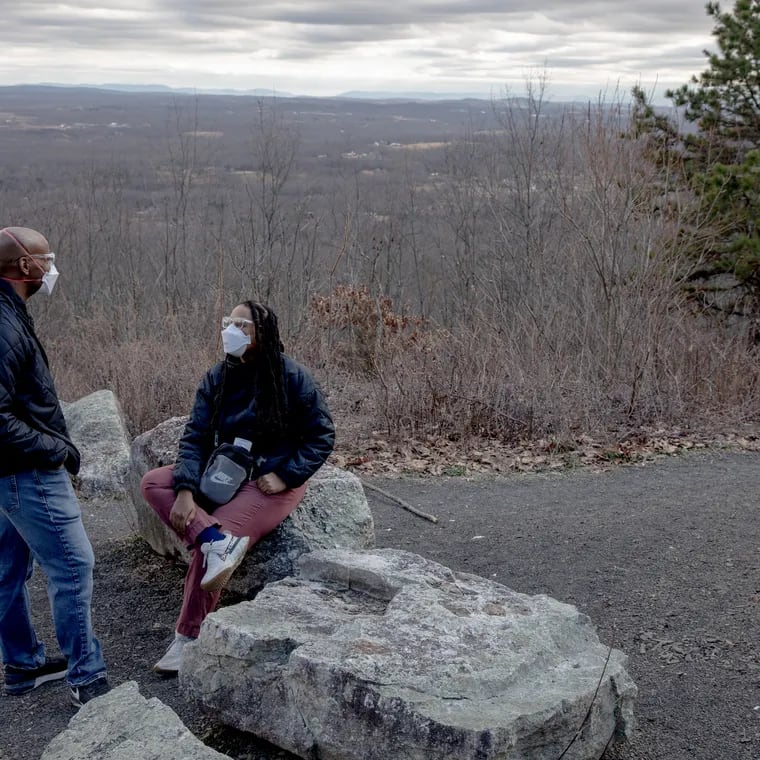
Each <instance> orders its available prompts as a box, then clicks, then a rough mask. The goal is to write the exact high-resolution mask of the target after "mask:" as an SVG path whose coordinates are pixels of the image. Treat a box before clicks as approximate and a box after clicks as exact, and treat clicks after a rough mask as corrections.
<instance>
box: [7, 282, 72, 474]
mask: <svg viewBox="0 0 760 760" xmlns="http://www.w3.org/2000/svg"><path fill="white" fill-rule="evenodd" d="M62 464H65V465H66V468H67V469H68V470H69V472H71V473H72V474H76V473H77V472H78V471H79V452H78V451H77V449H76V447H75V446H74V444H73V443H72V442H71V439H70V438H69V434H68V431H67V429H66V421H65V420H64V418H63V412H62V411H61V405H60V403H59V402H58V395H57V394H56V391H55V386H54V385H53V377H52V375H51V374H50V368H49V367H48V361H47V356H45V351H44V349H43V348H42V345H41V344H40V342H39V340H38V339H37V336H36V334H35V332H34V323H33V322H32V318H31V316H29V313H28V312H27V310H26V304H24V301H23V300H22V299H21V298H20V297H19V296H18V295H17V294H16V293H15V291H14V290H13V288H12V287H11V286H10V285H9V284H8V283H7V282H6V281H5V280H0V477H5V476H7V475H13V474H15V473H18V472H26V471H28V470H35V469H36V470H52V469H55V468H57V467H60V466H61V465H62Z"/></svg>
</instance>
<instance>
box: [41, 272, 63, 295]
mask: <svg viewBox="0 0 760 760" xmlns="http://www.w3.org/2000/svg"><path fill="white" fill-rule="evenodd" d="M59 274H60V272H59V271H58V270H57V269H56V268H55V264H51V265H50V271H48V272H45V274H43V275H42V285H41V286H40V291H39V292H40V293H42V294H43V295H46V296H51V295H53V288H54V287H55V283H56V281H57V280H58V275H59Z"/></svg>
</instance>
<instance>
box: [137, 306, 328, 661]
mask: <svg viewBox="0 0 760 760" xmlns="http://www.w3.org/2000/svg"><path fill="white" fill-rule="evenodd" d="M222 327H223V330H222V340H223V343H224V351H225V354H226V356H225V358H224V360H223V361H222V362H220V363H219V364H217V365H216V366H214V367H212V368H211V369H210V370H209V371H208V372H207V373H206V375H205V377H204V378H203V380H202V381H201V384H200V386H199V388H198V391H197V393H196V396H195V403H194V405H193V409H192V412H191V414H190V419H189V420H188V422H187V425H186V427H185V432H184V434H183V436H182V439H181V441H180V444H179V454H178V456H177V461H176V463H175V464H174V465H170V466H168V467H159V468H158V469H155V470H151V471H150V472H148V473H146V474H145V476H144V477H143V479H142V493H143V496H144V497H145V500H146V501H147V502H148V504H150V505H151V507H153V509H154V510H155V511H156V513H157V514H158V516H159V517H160V518H161V520H162V521H163V522H164V523H166V525H168V526H169V527H170V528H172V529H173V530H174V531H175V533H176V534H177V535H178V536H180V537H181V538H183V539H184V540H185V541H187V543H188V544H189V545H191V548H192V559H191V562H190V566H189V568H188V570H187V575H186V576H185V590H184V596H183V599H182V610H181V612H180V615H179V619H178V620H177V625H176V635H175V638H174V641H173V642H172V644H171V646H170V647H169V649H168V651H167V652H166V654H165V655H164V656H163V657H162V658H161V659H160V660H159V661H158V662H157V663H156V665H155V666H154V668H153V669H154V670H155V671H156V672H157V673H161V674H163V675H176V673H177V671H178V670H179V663H180V656H181V654H182V649H183V647H184V646H185V644H187V642H188V641H192V640H193V639H195V638H197V636H198V632H199V630H200V627H201V623H202V622H203V620H204V619H205V617H206V615H208V614H209V613H210V612H212V611H213V610H214V609H215V608H216V605H217V603H218V601H219V595H220V592H221V589H222V587H223V586H224V585H225V584H226V583H227V581H228V580H229V578H230V576H231V575H232V573H233V572H234V570H235V568H237V566H238V565H239V564H240V562H242V560H243V557H244V556H245V553H246V550H247V548H248V547H249V546H253V545H254V544H255V543H256V542H257V541H259V539H261V538H262V537H263V536H265V535H266V534H267V533H269V532H270V531H272V530H274V529H275V528H276V527H277V526H278V525H279V524H280V523H281V522H282V521H283V520H284V519H285V518H286V517H287V516H288V515H289V514H290V513H291V512H292V511H293V510H294V509H295V508H296V506H297V505H298V503H299V502H300V501H301V499H302V498H303V495H304V491H305V490H306V485H305V482H306V480H307V479H308V478H310V477H311V476H312V475H313V474H314V473H315V472H316V471H317V470H318V469H319V468H320V467H321V466H322V464H323V463H324V461H325V460H326V459H327V457H328V456H329V454H330V452H331V451H332V449H333V445H334V442H335V429H334V427H333V421H332V417H331V416H330V412H329V410H328V408H327V404H326V403H325V400H324V398H323V396H322V393H321V391H320V389H319V387H318V386H317V384H316V382H315V381H314V379H313V378H312V376H311V375H310V374H309V372H308V371H307V370H306V369H305V368H304V367H302V366H301V365H300V364H298V363H297V362H295V361H294V360H293V359H291V358H290V357H288V356H285V355H284V354H283V353H282V351H283V346H282V343H281V342H280V335H279V330H278V327H277V317H276V315H275V313H274V312H273V311H272V310H271V309H270V308H268V307H266V306H263V305H261V304H259V303H255V302H253V301H246V302H245V303H241V304H239V305H238V306H236V307H235V308H234V309H233V310H232V312H231V313H230V316H229V317H225V318H224V319H223V320H222ZM236 439H237V441H236ZM240 439H243V440H242V441H240ZM236 442H237V443H238V444H241V443H242V444H244V445H245V446H246V448H247V447H248V443H249V442H250V453H251V455H252V458H253V468H252V471H251V472H250V473H248V474H249V475H250V479H248V480H245V481H244V482H243V484H242V486H241V487H240V489H239V490H238V491H237V493H235V495H234V496H233V497H232V499H231V500H230V501H228V502H227V503H226V504H222V505H221V506H216V505H215V504H213V503H212V502H211V501H210V500H209V499H207V498H206V497H204V495H203V493H202V492H201V490H200V487H201V486H200V484H201V477H202V475H203V473H204V470H205V468H206V465H207V463H208V461H209V458H210V456H211V454H212V452H213V451H214V449H215V448H216V447H217V446H219V445H220V444H223V443H228V444H232V443H236Z"/></svg>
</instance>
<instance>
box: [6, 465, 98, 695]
mask: <svg viewBox="0 0 760 760" xmlns="http://www.w3.org/2000/svg"><path fill="white" fill-rule="evenodd" d="M33 559H34V560H37V563H38V564H39V565H40V567H41V568H42V570H43V571H44V572H45V575H46V576H47V578H48V597H49V598H50V606H51V609H52V611H53V622H54V623H55V632H56V636H57V638H58V644H59V646H60V647H61V651H62V652H63V654H64V655H65V656H66V657H67V658H68V661H69V672H68V682H69V683H70V684H72V685H73V686H82V685H83V684H87V683H89V682H90V681H93V680H95V679H96V678H98V677H99V676H102V675H104V674H105V669H106V666H105V663H104V662H103V655H102V653H101V650H100V644H99V643H98V640H97V639H96V638H95V635H94V634H93V631H92V620H91V616H90V604H91V601H92V568H93V565H94V563H95V557H94V554H93V551H92V546H91V545H90V541H89V539H88V538H87V534H86V533H85V530H84V525H83V524H82V513H81V511H80V508H79V502H78V501H77V498H76V495H75V494H74V489H73V488H72V486H71V481H70V480H69V475H68V473H67V472H66V470H64V469H63V468H61V469H58V470H32V471H30V472H21V473H17V474H15V475H8V476H6V477H0V651H2V656H3V662H4V663H5V664H6V665H13V666H15V667H17V668H36V667H38V666H40V665H42V664H43V663H44V662H45V648H44V646H43V644H42V643H41V642H39V641H38V640H37V636H36V634H35V631H34V627H33V626H32V622H31V619H30V617H29V594H28V591H27V587H26V583H27V581H28V580H29V578H31V576H32V564H33Z"/></svg>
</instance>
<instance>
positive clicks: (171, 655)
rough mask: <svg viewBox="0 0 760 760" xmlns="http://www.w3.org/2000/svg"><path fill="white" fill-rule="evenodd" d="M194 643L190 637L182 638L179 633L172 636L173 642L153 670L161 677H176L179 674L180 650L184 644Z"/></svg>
mask: <svg viewBox="0 0 760 760" xmlns="http://www.w3.org/2000/svg"><path fill="white" fill-rule="evenodd" d="M191 641H195V639H194V638H191V637H190V636H183V635H182V634H181V633H176V634H175V635H174V641H172V643H171V646H170V647H169V648H168V649H167V650H166V654H165V655H164V656H163V657H162V658H161V659H160V660H159V661H158V662H157V663H156V664H155V665H154V666H153V670H154V671H155V672H156V673H158V674H159V675H162V676H176V675H177V673H178V672H179V664H180V662H181V660H182V650H183V649H184V648H185V644H189V643H190V642H191Z"/></svg>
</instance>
